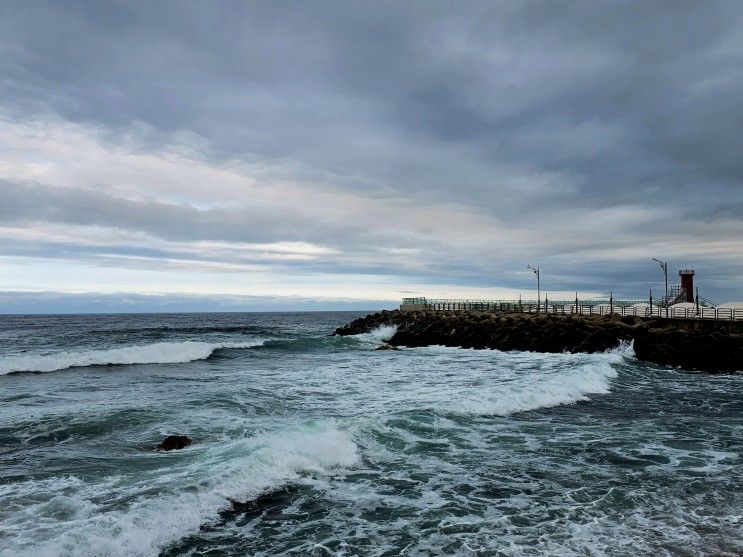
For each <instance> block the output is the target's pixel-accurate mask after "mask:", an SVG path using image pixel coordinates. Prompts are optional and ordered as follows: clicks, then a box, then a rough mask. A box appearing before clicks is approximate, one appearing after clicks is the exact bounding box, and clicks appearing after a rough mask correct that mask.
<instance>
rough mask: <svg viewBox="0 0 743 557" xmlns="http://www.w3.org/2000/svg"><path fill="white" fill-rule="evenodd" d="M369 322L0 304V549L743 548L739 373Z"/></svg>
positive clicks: (476, 551)
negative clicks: (452, 344)
mask: <svg viewBox="0 0 743 557" xmlns="http://www.w3.org/2000/svg"><path fill="white" fill-rule="evenodd" d="M359 316H360V314H358V313H284V314H281V313H265V314H258V313H253V314H251V313H241V314H232V313H223V314H171V315H154V314H153V315H64V316H62V315H60V316H0V555H2V556H3V557H6V556H11V555H13V556H15V555H28V556H46V555H50V556H56V555H70V556H72V555H81V556H88V555H91V556H92V555H95V556H124V555H126V556H136V555H162V556H176V555H193V556H197V555H198V556H207V555H208V556H217V555H316V556H323V555H377V556H382V555H409V556H428V555H494V556H522V555H524V556H526V555H581V556H586V555H627V556H637V555H673V556H676V555H684V556H686V555H689V556H692V555H694V556H696V555H741V554H743V400H742V399H741V393H743V374H740V373H739V374H728V375H707V374H702V373H691V372H685V371H681V370H677V369H666V368H662V367H658V366H654V365H648V364H644V363H642V362H639V361H637V360H636V359H635V358H634V356H633V352H632V347H631V346H622V347H620V348H618V349H616V350H613V351H610V352H608V353H602V354H537V353H529V352H499V351H489V350H485V351H475V350H463V349H455V348H443V347H428V348H417V349H402V350H386V351H377V350H375V349H376V347H377V346H379V345H380V343H381V342H382V341H383V340H384V339H385V338H388V337H389V336H391V334H393V333H394V330H393V329H390V328H383V329H380V330H378V331H375V332H373V333H369V334H364V335H358V336H354V337H331V336H329V334H330V333H332V331H333V330H334V329H335V328H336V327H338V326H340V325H342V324H344V323H346V322H348V321H350V320H352V319H354V318H355V317H359ZM176 433H177V434H185V435H188V436H190V437H192V438H193V440H194V444H193V445H191V446H189V447H187V448H185V449H183V450H180V451H173V452H157V451H155V450H153V447H154V445H155V444H156V443H158V442H160V441H162V439H163V438H164V437H165V436H167V435H169V434H176Z"/></svg>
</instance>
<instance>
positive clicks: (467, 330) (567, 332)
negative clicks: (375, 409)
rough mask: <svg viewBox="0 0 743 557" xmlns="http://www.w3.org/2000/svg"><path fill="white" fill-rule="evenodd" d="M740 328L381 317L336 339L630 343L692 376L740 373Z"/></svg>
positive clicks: (450, 315)
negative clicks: (387, 330)
mask: <svg viewBox="0 0 743 557" xmlns="http://www.w3.org/2000/svg"><path fill="white" fill-rule="evenodd" d="M739 324H740V323H739V322H737V321H735V322H728V323H722V322H718V321H701V320H700V321H686V320H672V319H656V318H642V317H637V316H621V315H617V314H610V315H589V316H586V315H577V314H574V315H561V314H552V313H547V314H545V313H510V312H502V311H476V310H459V311H457V310H453V311H431V310H418V311H400V310H394V311H381V312H378V313H374V314H370V315H367V316H366V317H362V318H359V319H356V320H354V321H352V322H351V323H349V324H347V325H345V326H343V327H339V328H338V329H336V330H335V333H334V334H335V335H340V336H345V335H356V334H361V333H369V332H371V331H373V330H375V329H377V328H379V327H382V326H390V325H394V326H396V327H397V330H396V332H395V334H394V335H393V336H392V337H391V338H390V339H389V340H388V341H387V343H388V344H389V345H390V346H393V347H397V346H405V347H411V348H412V347H420V346H431V345H443V346H451V347H461V348H475V349H486V348H488V349H497V350H504V351H508V350H524V351H533V352H553V353H559V352H574V353H575V352H586V353H592V352H602V351H605V350H608V349H612V348H616V347H617V346H619V345H620V344H621V343H622V342H633V344H634V350H635V354H636V356H637V358H638V359H640V360H643V361H647V362H652V363H656V364H661V365H669V366H674V367H681V368H683V369H687V370H696V371H706V372H711V373H716V372H735V371H743V329H741V328H740V327H738V326H737V325H739Z"/></svg>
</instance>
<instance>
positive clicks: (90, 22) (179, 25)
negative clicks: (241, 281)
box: [0, 2, 743, 293]
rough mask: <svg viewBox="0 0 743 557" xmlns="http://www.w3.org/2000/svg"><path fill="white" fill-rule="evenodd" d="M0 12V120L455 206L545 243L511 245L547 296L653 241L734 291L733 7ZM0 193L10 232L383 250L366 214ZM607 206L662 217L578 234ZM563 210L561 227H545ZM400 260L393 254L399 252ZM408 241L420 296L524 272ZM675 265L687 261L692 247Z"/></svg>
mask: <svg viewBox="0 0 743 557" xmlns="http://www.w3.org/2000/svg"><path fill="white" fill-rule="evenodd" d="M1 9H2V12H3V13H1V14H0V36H1V37H2V38H1V39H0V52H1V53H2V56H0V74H1V75H2V76H3V77H2V81H0V87H2V97H1V98H0V100H1V103H2V107H3V110H4V111H5V113H6V114H8V115H9V116H10V117H11V118H15V119H24V118H30V117H37V116H41V117H45V116H48V115H55V116H59V117H61V118H63V119H65V120H68V121H73V122H78V123H80V124H83V125H88V126H95V127H96V128H97V129H103V130H104V131H105V132H106V133H108V134H110V135H111V137H112V138H114V140H115V138H116V137H118V136H120V135H124V134H126V133H127V132H128V130H130V129H131V128H132V127H133V126H141V125H144V126H146V130H147V131H146V133H145V134H141V135H139V136H138V141H139V142H140V144H139V148H140V149H142V150H143V151H147V150H157V149H158V148H159V147H160V146H161V145H164V144H167V143H169V142H172V137H173V134H182V133H187V134H189V135H188V136H187V137H190V138H193V145H192V146H193V147H194V148H195V149H198V151H199V152H200V153H201V154H202V155H203V156H204V157H206V158H207V159H209V160H211V161H219V160H234V159H237V160H242V161H246V162H260V161H273V162H280V163H281V164H284V165H286V166H285V167H284V168H285V170H283V172H286V173H288V174H290V175H292V176H293V177H294V178H296V179H300V178H302V177H305V176H307V175H311V176H312V179H313V180H323V181H324V182H325V183H327V184H330V185H332V186H334V187H338V188H341V189H343V190H344V191H358V192H363V193H364V194H371V193H373V192H378V193H379V195H389V196H392V195H398V196H400V197H402V198H405V199H408V200H410V202H411V203H413V204H415V202H416V200H428V201H431V202H437V203H445V202H456V203H458V204H462V205H464V206H470V207H473V208H476V210H477V211H478V212H481V213H482V214H483V215H486V216H487V217H490V218H493V219H497V220H498V222H500V223H503V224H504V225H507V226H510V227H513V228H514V229H526V228H529V227H533V228H534V229H535V230H537V231H539V232H540V233H541V234H543V235H544V237H545V239H546V240H547V241H545V242H543V243H542V244H543V247H541V248H540V247H538V245H539V243H536V245H530V246H525V247H524V248H523V249H522V255H523V258H524V259H528V258H533V257H540V258H543V259H547V258H548V257H549V256H550V254H551V255H552V257H553V259H552V260H551V261H549V259H547V261H548V262H549V263H551V265H552V267H553V268H555V269H556V270H557V274H558V275H559V276H561V277H563V278H562V279H560V280H557V281H556V282H557V283H559V284H560V285H561V286H562V285H565V286H566V288H570V287H571V284H574V285H575V288H579V287H580V286H581V285H584V284H585V285H586V286H588V285H590V284H594V285H597V286H603V285H605V284H607V283H609V282H610V281H611V280H612V277H613V278H614V279H617V280H619V278H620V277H619V275H621V273H622V272H623V270H622V265H619V264H616V267H614V266H613V262H612V259H611V253H612V251H614V250H616V251H621V250H622V249H623V248H627V247H628V246H630V247H633V248H636V247H637V246H638V243H639V244H642V242H643V237H646V238H648V239H649V243H651V245H653V246H654V247H657V246H661V244H662V242H661V239H662V238H663V237H664V236H667V238H668V242H669V245H671V244H672V245H674V246H679V245H683V244H684V243H685V242H688V243H689V244H693V243H694V241H697V240H699V239H700V238H702V239H704V240H705V241H707V242H712V241H713V240H714V237H715V235H717V234H724V236H723V237H721V238H720V240H721V241H722V242H725V243H726V245H728V248H727V253H726V254H723V255H725V257H723V256H722V255H720V256H719V257H717V256H716V255H715V254H710V255H709V257H707V258H706V261H708V266H709V272H710V280H711V281H712V280H715V281H717V282H718V283H726V284H728V285H730V284H731V282H732V283H736V281H737V285H738V288H739V287H740V285H741V281H740V275H739V272H740V268H739V267H738V266H736V265H733V264H732V263H731V262H730V261H731V259H734V256H735V255H738V256H740V257H741V258H743V241H742V240H741V237H743V225H742V224H741V223H742V222H743V221H742V220H741V213H740V207H741V206H743V185H742V184H743V157H741V155H740V152H741V140H740V137H739V135H740V130H741V129H743V95H742V94H741V92H742V91H743V70H742V69H741V68H743V31H742V30H743V6H741V4H740V3H737V2H714V3H697V2H674V3H660V2H658V3H648V2H635V3H615V4H611V3H592V4H589V3H585V2H549V3H546V2H545V3H506V2H502V3H499V2H470V3H465V4H462V3H441V2H410V3H393V2H389V3H355V2H312V3H299V4H297V3H292V4H289V3H283V2H265V3H244V2H235V3H228V2H222V3H218V4H215V3H182V2H173V3H144V2H142V3H118V2H107V3H101V2H90V3H88V2H77V3H50V4H45V3H38V2H28V3H22V4H18V5H15V6H12V7H11V6H9V5H7V4H6V5H5V7H3V8H1ZM55 185H56V184H51V186H55ZM0 187H1V188H2V191H0V195H2V196H3V202H4V203H3V205H4V207H0V213H2V214H3V215H4V218H6V219H10V218H11V217H12V218H14V219H16V220H17V221H21V220H23V219H26V220H33V219H37V220H49V221H54V222H66V223H69V224H82V223H88V224H100V225H107V226H110V225H114V226H118V227H121V228H127V229H129V228H131V229H136V230H143V231H146V232H148V233H151V234H154V235H157V236H158V237H163V238H168V239H179V240H181V239H194V240H196V239H222V240H233V241H258V242H259V241H265V242H270V241H282V240H285V241H299V240H305V241H308V242H317V243H319V244H323V245H328V246H332V247H337V248H338V249H340V250H346V251H348V250H352V251H354V252H357V253H358V252H364V253H367V252H369V253H371V252H373V250H374V249H375V248H379V247H381V246H386V245H389V243H390V241H391V240H390V235H389V234H385V233H377V232H375V231H373V230H372V227H371V224H370V223H371V222H373V220H374V219H373V216H372V218H370V219H369V222H357V223H350V222H342V221H341V222H330V223H328V222H318V221H317V220H316V219H313V218H311V217H310V216H307V215H302V214H298V213H291V214H287V213H282V211H281V210H280V209H271V208H265V207H264V208H258V207H256V208H254V209H253V210H250V211H248V210H247V209H244V208H243V209H241V210H240V211H230V210H210V211H200V210H198V209H195V208H193V207H190V206H188V205H175V204H168V203H164V202H161V201H152V202H148V203H144V202H134V201H131V200H124V199H118V198H115V196H110V195H105V194H103V193H101V192H97V193H96V192H90V191H77V192H76V191H74V190H71V191H66V192H64V193H61V192H57V191H55V190H53V189H50V190H48V191H46V190H44V191H42V190H41V189H39V188H42V187H46V186H40V185H29V184H23V185H18V184H14V185H11V184H10V182H5V183H3V184H2V185H0ZM18 188H30V189H29V190H28V191H24V192H23V193H19V191H20V190H18ZM32 198H33V201H30V200H31V199H32ZM24 203H25V204H26V205H25V209H24ZM614 206H616V207H636V208H637V209H638V210H648V211H657V212H658V216H657V217H655V218H649V219H648V220H646V221H643V222H642V223H640V224H627V228H626V229H622V224H621V223H620V224H617V225H616V226H617V229H616V230H610V231H609V232H607V229H605V226H609V225H608V224H605V223H604V222H601V221H600V220H594V221H593V222H590V221H591V219H596V217H595V215H596V213H593V211H596V210H597V209H606V208H610V207H614ZM93 208H95V209H96V210H95V211H94V210H93ZM334 210H335V209H334V208H333V207H328V211H329V213H332V212H333V211H334ZM14 211H15V213H14ZM23 211H25V213H23V214H21V212H23ZM581 211H583V213H581ZM563 213H564V214H566V215H569V218H566V219H560V218H556V215H560V214H563ZM577 215H583V216H582V217H580V218H582V219H585V220H588V221H589V224H590V226H589V225H585V223H584V224H582V225H579V224H578V223H577V222H576V221H575V218H576V216H577ZM720 220H724V221H725V222H726V224H725V226H718V224H719V221H720ZM627 222H628V223H629V222H630V220H629V219H628V221H627ZM684 222H690V223H691V224H692V225H693V226H691V227H690V228H691V229H692V231H691V232H687V231H685V229H684V226H683V223H684ZM705 223H706V224H708V225H710V226H709V227H708V228H704V226H703V225H704V224H705ZM473 234H477V230H473ZM736 234H738V243H737V244H736V243H735V238H736ZM561 236H562V237H563V243H562V245H561V243H560V241H559V240H560V237H561ZM418 237H419V236H418ZM576 237H577V238H578V239H576ZM650 240H652V242H650ZM398 242H399V245H400V246H404V247H412V245H411V243H410V242H408V241H406V239H405V238H404V237H403V235H400V237H399V239H398ZM423 247H425V248H426V250H427V251H428V252H429V254H430V253H433V254H436V255H439V256H442V257H441V258H431V257H428V258H422V259H421V272H422V273H424V274H426V275H427V278H428V279H429V280H430V281H437V280H445V279H442V277H456V278H457V279H458V280H462V281H464V282H469V281H471V282H473V283H479V284H484V283H485V277H490V276H492V272H493V270H494V269H493V266H494V265H496V266H497V267H499V268H501V269H503V268H504V267H508V266H514V268H519V269H520V268H523V264H524V261H522V260H519V259H518V258H517V257H516V256H515V255H514V254H511V253H509V254H507V255H503V256H499V255H498V254H490V253H488V254H486V255H487V256H488V257H487V258H486V259H485V261H484V262H483V260H482V259H481V260H480V261H478V262H473V261H471V260H470V259H468V257H467V254H466V253H457V252H456V250H453V249H452V248H451V246H445V245H438V244H436V241H435V240H434V239H431V241H430V243H429V244H424V245H423ZM674 249H675V252H674V254H675V255H676V256H677V257H682V256H683V255H684V254H683V250H681V253H679V250H678V249H676V248H674ZM637 251H639V250H635V252H637ZM582 252H583V253H589V252H591V253H592V254H591V255H590V256H589V255H581V253H582ZM598 252H601V253H600V254H598ZM481 254H482V252H481ZM689 254H690V255H692V254H693V256H694V257H698V258H700V255H699V249H698V248H695V249H691V248H690V250H689ZM657 255H660V256H663V254H662V253H661V254H659V253H648V254H643V255H639V254H637V253H635V254H634V255H631V256H624V257H625V258H626V259H628V262H627V263H626V265H627V269H629V271H628V272H629V273H630V274H632V273H639V276H640V277H642V278H643V279H644V278H646V277H649V276H651V273H652V271H647V272H645V271H639V269H644V267H643V265H645V263H641V262H640V260H642V261H645V260H646V259H647V256H657ZM444 256H445V257H444ZM731 256H733V257H731ZM383 262H384V260H383V259H378V260H376V261H375V260H373V258H371V259H369V261H367V262H365V263H364V264H359V263H358V262H357V263H354V264H353V265H351V264H348V265H349V267H348V268H349V269H358V268H362V267H363V268H374V269H377V268H380V269H381V267H382V264H383ZM492 262H496V263H492ZM716 263H717V264H716ZM334 264H335V265H341V263H340V262H338V261H336V262H335V263H334ZM330 268H331V267H330V266H329V267H328V269H330ZM508 277H509V275H508V272H506V271H503V272H502V274H501V275H500V280H501V281H502V282H501V283H506V282H508V283H509V284H513V285H517V286H519V285H523V284H528V281H529V280H530V277H528V275H527V276H525V277H524V276H523V275H521V274H517V275H514V277H513V278H512V279H509V278H508ZM640 282H642V280H641V281H640ZM725 288H727V290H725ZM643 290H644V289H643ZM723 290H725V292H726V293H727V292H732V291H733V290H735V289H734V288H733V287H732V286H728V287H724V288H723Z"/></svg>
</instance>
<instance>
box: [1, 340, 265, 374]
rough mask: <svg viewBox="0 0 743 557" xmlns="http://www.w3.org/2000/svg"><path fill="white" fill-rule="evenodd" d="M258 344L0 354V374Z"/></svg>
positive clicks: (182, 356) (153, 360)
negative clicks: (0, 355)
mask: <svg viewBox="0 0 743 557" xmlns="http://www.w3.org/2000/svg"><path fill="white" fill-rule="evenodd" d="M262 344H263V341H253V342H247V343H212V342H195V341H182V342H156V343H153V344H144V345H135V346H123V347H121V348H108V349H104V350H80V351H65V352H55V353H53V354H28V355H26V354H23V355H13V356H5V357H2V358H0V375H6V374H8V373H14V372H22V371H33V372H48V371H58V370H61V369H67V368H70V367H87V366H103V365H126V364H173V363H180V362H191V361H195V360H205V359H206V358H208V357H209V356H211V355H212V354H213V353H214V351H215V350H218V349H220V348H249V347H251V346H260V345H262Z"/></svg>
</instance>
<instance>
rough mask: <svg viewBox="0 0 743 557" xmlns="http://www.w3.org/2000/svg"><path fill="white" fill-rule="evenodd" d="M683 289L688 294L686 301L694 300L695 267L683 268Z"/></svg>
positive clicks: (681, 272)
mask: <svg viewBox="0 0 743 557" xmlns="http://www.w3.org/2000/svg"><path fill="white" fill-rule="evenodd" d="M679 276H680V277H681V290H682V291H683V292H684V293H685V294H686V301H687V302H693V301H694V269H681V270H680V271H679Z"/></svg>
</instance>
